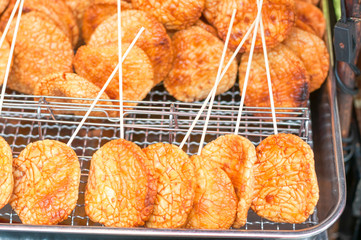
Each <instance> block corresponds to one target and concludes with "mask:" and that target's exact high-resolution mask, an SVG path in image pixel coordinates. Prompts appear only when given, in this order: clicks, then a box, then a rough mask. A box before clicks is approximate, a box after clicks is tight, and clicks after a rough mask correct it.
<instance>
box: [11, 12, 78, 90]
mask: <svg viewBox="0 0 361 240" xmlns="http://www.w3.org/2000/svg"><path fill="white" fill-rule="evenodd" d="M46 19H47V17H46V16H45V15H43V14H42V13H39V12H30V13H27V14H25V15H24V16H22V17H21V22H20V26H19V31H18V35H17V39H16V45H15V51H14V60H13V67H12V70H11V73H10V76H9V81H8V87H9V88H10V89H13V90H16V91H19V92H22V93H26V94H33V93H34V88H35V86H36V84H37V82H38V81H39V80H40V79H41V78H43V77H45V76H46V75H48V74H51V73H54V72H72V71H73V68H72V61H73V56H74V53H73V49H72V46H71V43H70V41H69V39H68V38H67V37H66V36H65V35H64V33H63V32H62V31H61V30H60V29H59V28H58V27H57V26H56V25H55V24H53V23H52V22H47V21H46ZM15 22H16V21H15V20H14V21H13V22H12V24H11V27H10V30H9V32H8V35H7V39H8V40H9V41H11V40H12V37H13V31H14V28H15Z"/></svg>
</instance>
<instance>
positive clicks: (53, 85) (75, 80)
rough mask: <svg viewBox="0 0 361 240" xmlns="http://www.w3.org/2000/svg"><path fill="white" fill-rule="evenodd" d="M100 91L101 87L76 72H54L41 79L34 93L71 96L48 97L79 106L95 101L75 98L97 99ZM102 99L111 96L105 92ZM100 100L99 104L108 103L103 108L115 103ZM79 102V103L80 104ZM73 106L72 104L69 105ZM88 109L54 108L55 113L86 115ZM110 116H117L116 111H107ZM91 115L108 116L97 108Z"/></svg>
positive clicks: (55, 100)
mask: <svg viewBox="0 0 361 240" xmlns="http://www.w3.org/2000/svg"><path fill="white" fill-rule="evenodd" d="M99 92H100V88H99V87H97V86H96V85H94V84H93V83H92V82H90V81H88V80H86V79H85V78H82V77H80V76H78V75H77V74H75V73H54V74H50V75H49V76H46V77H45V78H43V79H41V80H40V81H39V82H38V84H37V85H36V87H35V91H34V94H35V95H42V96H57V97H69V98H71V99H50V100H49V99H48V101H50V102H65V103H70V104H76V105H77V107H79V105H82V104H88V105H89V106H90V105H91V104H92V103H93V101H89V100H82V99H74V98H87V99H95V98H96V97H97V95H98V93H99ZM100 99H101V100H109V99H110V98H109V97H108V95H107V94H106V93H103V94H102V95H101V97H100ZM101 100H99V101H98V103H97V104H101V105H106V106H101V108H105V109H106V108H107V107H112V106H113V103H112V102H110V101H101ZM78 104H79V105H78ZM69 107H70V108H71V105H70V106H69ZM86 112H87V111H76V110H72V111H69V110H54V109H53V113H54V114H62V113H65V114H70V113H72V114H75V115H84V114H85V113H86ZM107 113H108V115H109V116H116V113H115V112H112V111H107ZM91 116H101V117H104V116H106V113H105V112H103V111H97V109H96V108H95V109H94V110H93V111H92V113H91Z"/></svg>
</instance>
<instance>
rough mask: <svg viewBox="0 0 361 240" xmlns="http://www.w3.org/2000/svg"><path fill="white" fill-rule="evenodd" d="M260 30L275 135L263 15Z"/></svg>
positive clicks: (273, 108)
mask: <svg viewBox="0 0 361 240" xmlns="http://www.w3.org/2000/svg"><path fill="white" fill-rule="evenodd" d="M257 4H258V1H257ZM260 30H261V37H262V47H263V55H264V63H265V66H266V74H267V83H268V91H269V100H270V103H271V112H272V122H273V129H274V134H278V129H277V119H276V111H275V103H274V101H273V91H272V82H271V74H270V69H269V63H268V55H267V46H266V39H265V36H264V28H263V20H262V14H261V21H260Z"/></svg>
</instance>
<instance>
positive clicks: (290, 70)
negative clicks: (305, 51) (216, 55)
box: [239, 44, 310, 116]
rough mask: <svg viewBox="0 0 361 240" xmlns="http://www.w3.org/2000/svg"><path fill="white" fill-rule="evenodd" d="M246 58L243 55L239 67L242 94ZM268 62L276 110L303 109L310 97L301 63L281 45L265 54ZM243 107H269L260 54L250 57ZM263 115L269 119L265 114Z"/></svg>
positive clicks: (263, 66) (306, 77) (246, 56)
mask: <svg viewBox="0 0 361 240" xmlns="http://www.w3.org/2000/svg"><path fill="white" fill-rule="evenodd" d="M248 56H249V54H248V53H245V54H243V56H242V59H241V64H240V66H239V86H240V91H241V93H242V89H243V84H244V78H245V75H246V69H247V63H248ZM268 61H269V67H270V75H271V83H272V90H273V99H274V105H275V107H280V108H284V107H306V106H307V101H308V99H309V93H310V91H309V86H310V80H309V78H310V77H309V74H308V72H307V70H306V68H305V66H304V64H303V62H302V61H301V59H299V58H298V57H297V56H296V54H295V53H293V52H292V51H291V50H290V49H289V48H288V47H286V46H285V45H283V44H280V45H278V46H277V47H275V48H273V49H272V50H270V51H268ZM244 103H245V105H247V106H250V107H270V106H271V104H270V100H269V91H268V83H267V75H266V67H265V62H264V56H263V54H262V53H255V54H254V55H253V59H252V65H251V71H250V75H249V80H248V85H247V91H246V97H245V101H244ZM278 111H286V110H278ZM263 115H265V116H268V115H267V114H263ZM278 116H280V115H278Z"/></svg>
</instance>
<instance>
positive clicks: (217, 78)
mask: <svg viewBox="0 0 361 240" xmlns="http://www.w3.org/2000/svg"><path fill="white" fill-rule="evenodd" d="M236 12H237V9H233V13H232V17H231V22H230V24H229V28H228V33H227V37H226V42H225V43H224V47H223V52H222V57H221V61H220V63H219V66H218V72H217V77H216V80H215V83H214V87H213V88H215V91H213V89H212V97H211V102H210V103H209V106H208V111H207V116H206V121H205V123H204V126H203V132H202V137H201V141H200V142H199V148H198V155H201V151H202V148H203V144H204V139H205V137H206V132H207V127H208V122H209V118H210V116H211V112H212V107H213V102H214V98H215V96H216V92H217V91H216V90H217V87H218V84H219V79H220V76H221V72H222V67H223V63H224V58H225V57H226V53H227V49H228V43H229V38H230V36H231V32H232V27H233V22H234V18H235V17H236Z"/></svg>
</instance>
